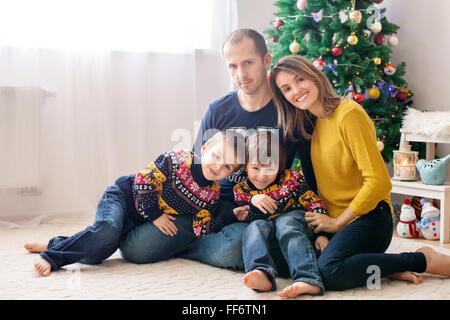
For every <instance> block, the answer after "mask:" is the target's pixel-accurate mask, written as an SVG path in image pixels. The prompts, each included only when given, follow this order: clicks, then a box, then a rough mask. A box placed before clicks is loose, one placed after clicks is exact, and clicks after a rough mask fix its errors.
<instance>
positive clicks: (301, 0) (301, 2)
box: [297, 0, 308, 10]
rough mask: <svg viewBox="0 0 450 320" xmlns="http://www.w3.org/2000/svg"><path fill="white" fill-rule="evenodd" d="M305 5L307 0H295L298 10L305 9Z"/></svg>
mask: <svg viewBox="0 0 450 320" xmlns="http://www.w3.org/2000/svg"><path fill="white" fill-rule="evenodd" d="M307 6H308V0H298V1H297V8H298V10H305V9H306V7H307Z"/></svg>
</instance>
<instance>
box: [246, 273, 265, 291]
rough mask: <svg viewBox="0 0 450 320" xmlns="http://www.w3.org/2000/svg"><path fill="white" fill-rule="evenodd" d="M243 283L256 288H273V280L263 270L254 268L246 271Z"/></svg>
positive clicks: (263, 289) (261, 289)
mask: <svg viewBox="0 0 450 320" xmlns="http://www.w3.org/2000/svg"><path fill="white" fill-rule="evenodd" d="M242 283H243V284H244V285H246V286H247V287H249V288H250V289H254V290H259V291H270V290H271V289H272V282H270V280H269V278H268V277H267V275H266V273H265V272H264V271H262V270H253V271H250V272H248V273H246V274H245V275H244V277H243V278H242Z"/></svg>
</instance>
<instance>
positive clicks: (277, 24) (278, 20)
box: [273, 19, 283, 30]
mask: <svg viewBox="0 0 450 320" xmlns="http://www.w3.org/2000/svg"><path fill="white" fill-rule="evenodd" d="M282 25H283V21H281V19H277V20H276V21H275V23H274V25H273V26H274V27H275V29H277V30H280V27H281V26H282Z"/></svg>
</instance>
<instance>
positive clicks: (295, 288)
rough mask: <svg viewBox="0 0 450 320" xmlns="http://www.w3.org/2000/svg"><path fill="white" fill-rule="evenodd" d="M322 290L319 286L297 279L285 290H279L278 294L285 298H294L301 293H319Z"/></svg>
mask: <svg viewBox="0 0 450 320" xmlns="http://www.w3.org/2000/svg"><path fill="white" fill-rule="evenodd" d="M320 291H321V289H320V287H319V286H316V285H313V284H310V283H307V282H303V281H297V282H294V283H293V284H291V285H290V286H289V287H286V288H285V289H284V290H283V291H280V292H278V295H279V296H280V297H283V298H294V297H296V296H298V295H300V294H308V293H309V294H319V293H320Z"/></svg>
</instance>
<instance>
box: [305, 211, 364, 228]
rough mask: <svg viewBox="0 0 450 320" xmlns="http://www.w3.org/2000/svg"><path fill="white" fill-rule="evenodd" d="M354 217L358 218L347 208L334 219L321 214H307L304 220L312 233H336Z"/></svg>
mask: <svg viewBox="0 0 450 320" xmlns="http://www.w3.org/2000/svg"><path fill="white" fill-rule="evenodd" d="M356 217H358V214H357V213H355V212H353V211H352V210H351V209H350V208H347V209H345V210H344V212H342V214H340V215H339V216H338V217H336V218H331V217H329V216H327V215H325V214H321V213H314V212H307V213H306V215H305V220H306V221H307V222H308V225H309V226H310V227H311V228H312V229H313V230H314V233H319V232H321V231H324V232H329V233H337V232H338V231H339V230H341V229H342V228H343V227H345V226H346V225H347V224H348V223H349V222H350V221H352V220H353V219H355V218H356Z"/></svg>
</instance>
